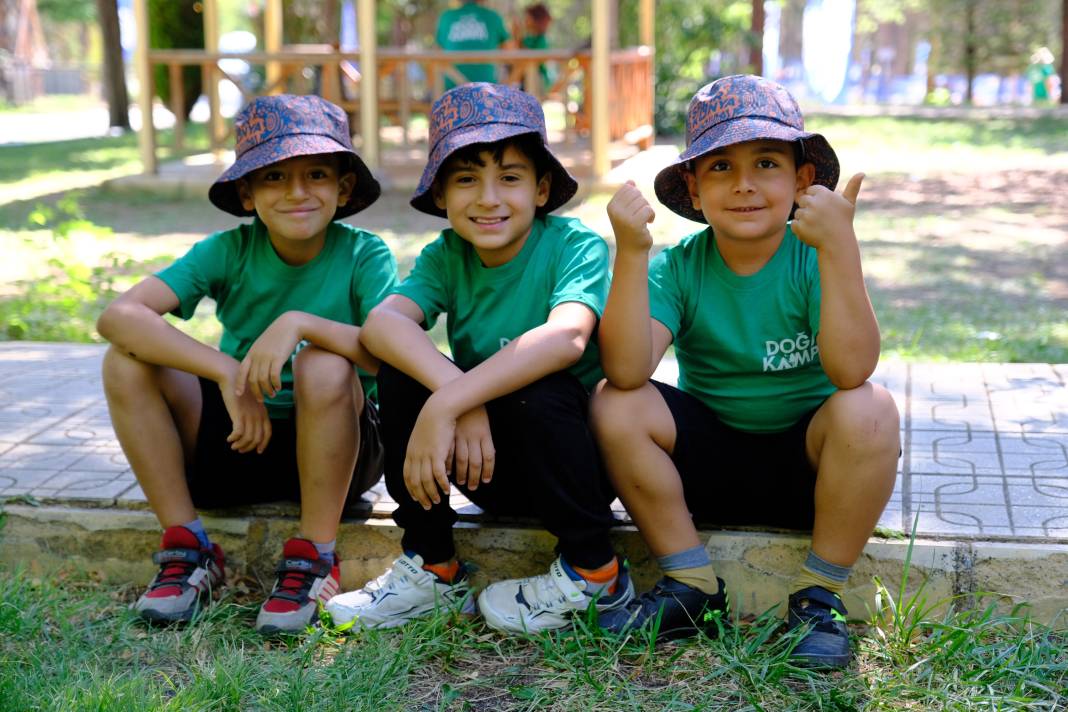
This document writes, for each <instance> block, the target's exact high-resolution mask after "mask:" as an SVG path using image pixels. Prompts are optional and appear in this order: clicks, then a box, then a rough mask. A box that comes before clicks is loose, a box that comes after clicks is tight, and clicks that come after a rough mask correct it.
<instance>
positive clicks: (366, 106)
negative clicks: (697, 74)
mask: <svg viewBox="0 0 1068 712" xmlns="http://www.w3.org/2000/svg"><path fill="white" fill-rule="evenodd" d="M613 2H618V0H591V2H590V6H591V18H590V19H591V27H592V28H593V31H592V37H591V46H590V49H588V50H579V51H572V50H493V51H485V52H442V51H422V52H418V51H411V50H406V49H399V48H388V47H387V48H382V49H379V48H378V47H377V44H376V38H375V3H374V1H373V0H357V2H356V8H357V33H358V38H359V50H358V51H357V52H341V51H338V50H337V49H334V48H332V47H328V46H323V47H296V48H289V47H285V46H284V45H283V35H282V0H266V6H265V8H264V28H265V38H264V45H265V46H264V51H263V52H256V53H242V54H238V53H227V52H220V51H219V0H202V4H203V8H204V9H203V17H204V45H205V47H204V50H153V49H150V48H149V47H148V42H147V38H148V36H149V33H148V28H149V21H150V18H149V16H148V8H147V0H134V3H133V5H134V15H135V19H136V23H137V38H138V42H137V47H136V50H135V55H134V58H135V64H136V73H137V77H138V81H139V83H140V86H141V91H139V93H138V100H137V103H138V106H139V108H140V110H141V116H142V117H143V121H142V127H141V131H140V132H139V136H138V139H139V144H140V149H141V161H142V164H143V166H144V171H145V173H157V172H158V163H157V157H156V148H157V146H156V136H155V130H154V126H153V125H152V120H151V117H152V102H153V95H154V93H155V92H154V91H153V83H152V82H153V80H152V67H153V65H155V64H166V65H167V66H168V67H169V70H170V77H171V86H172V89H173V88H178V87H180V86H181V82H180V72H181V67H182V66H183V65H191V64H192V65H200V66H201V67H202V69H203V72H204V90H205V94H206V96H207V99H208V105H209V108H210V121H209V134H210V136H211V139H212V149H213V151H216V152H218V151H219V150H220V149H221V147H222V144H223V142H224V138H225V135H226V128H225V124H224V120H223V116H222V113H221V111H220V100H219V82H220V81H221V80H222V79H223V78H225V74H224V73H223V72H222V71H221V70H220V69H219V60H222V59H241V60H245V61H247V62H253V63H262V64H264V65H265V67H266V89H265V91H264V92H263V93H273V92H277V91H279V90H280V88H279V87H280V86H281V85H282V83H283V82H284V80H285V76H286V75H285V68H286V67H287V66H290V67H292V66H308V65H311V66H319V67H321V68H322V73H323V82H322V85H323V87H339V86H340V82H339V81H338V72H339V71H341V70H340V69H339V67H343V66H345V65H346V63H349V62H358V63H359V67H360V73H359V75H358V76H357V77H353V78H354V79H356V80H357V86H358V88H359V101H358V114H359V135H360V136H361V139H362V142H363V144H362V147H361V148H360V154H361V156H362V157H363V159H364V160H365V161H366V162H367V163H368V165H370V166H371V167H372V168H377V167H379V166H380V161H381V144H380V138H379V125H380V118H381V115H382V113H383V110H384V109H385V110H387V111H391V112H392V113H395V114H397V115H398V116H399V117H400V121H401V122H402V123H404V122H406V121H407V118H408V116H407V112H408V110H410V103H409V102H407V99H406V98H405V97H402V100H401V101H400V102H399V105H398V104H397V103H396V102H388V101H383V100H382V99H380V96H379V90H380V86H381V79H382V75H384V74H387V73H388V71H383V70H384V69H385V70H388V69H389V68H391V67H401V68H402V71H400V72H398V73H399V74H402V75H403V74H405V72H404V71H403V68H404V67H406V66H407V64H408V63H411V62H415V63H419V64H422V65H423V66H424V67H426V68H427V69H428V70H429V74H430V75H432V76H436V77H438V78H439V80H438V82H436V83H435V84H436V85H437V86H440V77H441V76H444V75H449V76H452V77H455V76H456V75H455V72H453V71H452V70H451V66H452V65H453V64H455V63H457V62H491V63H495V64H508V65H509V66H511V67H512V70H513V74H514V73H519V74H520V75H521V76H526V77H530V76H533V74H534V72H535V68H536V67H537V66H538V64H540V63H541V62H544V61H547V60H557V61H564V62H568V61H571V62H572V64H575V65H577V66H580V67H581V69H582V70H583V71H584V72H585V73H586V75H587V76H586V78H585V86H586V87H587V88H588V96H587V98H586V102H587V104H588V105H587V106H585V107H584V111H585V114H584V116H586V119H585V121H586V123H588V129H589V134H590V148H591V153H592V166H591V169H592V173H593V176H594V177H595V178H600V177H602V176H604V175H605V174H606V173H608V171H609V169H610V167H611V165H610V162H609V143H610V140H611V139H612V138H613V135H614V137H620V136H621V135H623V134H627V135H628V136H637V137H638V140H640V141H641V142H642V143H643V144H648V143H649V142H650V141H651V139H652V125H653V99H652V97H653V94H652V90H653V72H652V61H653V31H654V14H653V13H654V9H653V0H640V2H639V15H638V25H639V33H638V36H639V41H640V43H641V46H640V47H637V48H632V49H631V50H625V51H622V52H620V51H616V52H615V53H613V51H612V49H611V47H610V37H609V26H610V21H611V18H610V13H611V10H612V5H611V3H613ZM572 60H573V61H572ZM635 61H638V62H641V66H642V71H639V72H634V71H632V70H630V69H629V68H628V62H629V63H631V64H630V66H634V62H635ZM613 68H615V69H617V70H619V71H616V72H615V73H613ZM628 71H629V72H630V74H629V77H628V78H629V83H621V82H620V81H618V78H619V76H620V74H621V73H622V74H626V73H627V72H628ZM635 81H637V82H638V85H637V86H636V85H635V83H634V82H635ZM613 92H614V93H615V96H613ZM175 94H177V92H172V107H177V106H180V105H181V103H180V96H173V95H175ZM323 95H324V97H325V98H327V99H330V100H333V101H335V103H342V102H341V101H340V97H339V96H333V95H332V94H331V91H330V90H329V89H327V90H325V91H323ZM635 100H637V102H639V103H638V105H635ZM612 104H614V105H615V106H614V109H615V111H614V112H613V111H610V105H612ZM343 105H344V104H343ZM179 113H181V112H180V111H178V112H177V113H176V118H177V116H178V114H179ZM183 119H184V117H183ZM175 128H176V140H177V141H178V142H181V140H182V138H181V131H182V119H179V122H178V124H177V125H176V127H175ZM353 128H356V127H353ZM405 137H407V134H405Z"/></svg>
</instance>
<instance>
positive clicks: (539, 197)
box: [534, 172, 553, 208]
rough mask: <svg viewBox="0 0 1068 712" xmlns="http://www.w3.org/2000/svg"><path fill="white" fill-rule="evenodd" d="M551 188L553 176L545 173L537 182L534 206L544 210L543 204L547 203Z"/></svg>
mask: <svg viewBox="0 0 1068 712" xmlns="http://www.w3.org/2000/svg"><path fill="white" fill-rule="evenodd" d="M552 187H553V174H552V173H548V172H546V173H545V175H543V176H542V177H541V180H539V181H538V189H537V192H535V193H534V205H535V206H536V207H539V208H544V207H545V204H546V203H548V202H549V192H550V191H551V190H552Z"/></svg>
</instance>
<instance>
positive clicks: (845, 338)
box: [793, 173, 879, 388]
mask: <svg viewBox="0 0 1068 712" xmlns="http://www.w3.org/2000/svg"><path fill="white" fill-rule="evenodd" d="M863 179H864V174H863V173H858V174H857V175H855V176H853V177H852V178H850V179H849V183H848V184H847V185H846V187H845V189H844V190H843V191H842V193H841V194H839V193H834V192H832V191H830V190H828V189H827V188H825V187H823V186H811V187H809V188H808V189H807V190H806V191H805V192H804V194H803V195H802V196H801V198H799V199H798V201H797V205H798V208H797V211H796V213H795V214H794V222H793V231H794V234H795V235H797V237H798V239H800V240H801V241H802V242H804V243H805V244H807V245H811V246H812V247H815V248H816V254H817V255H818V259H819V270H820V292H821V297H820V332H819V336H818V337H817V341H818V343H819V349H820V362H821V363H822V364H823V370H824V371H826V372H827V376H828V377H829V378H830V379H831V383H833V384H834V385H835V386H837V387H838V388H856V387H858V386H860V385H861V384H863V383H864V382H865V381H866V380H868V378H869V377H870V376H871V374H872V373H873V372H874V371H875V367H876V365H878V362H879V323H878V321H877V320H876V318H875V310H874V309H872V306H871V300H870V299H869V298H868V290H867V288H866V287H865V286H864V273H863V271H862V269H861V265H860V246H859V245H858V244H857V236H856V233H854V231H853V215H854V212H855V211H856V204H857V195H858V194H859V193H860V184H861V181H862V180H863Z"/></svg>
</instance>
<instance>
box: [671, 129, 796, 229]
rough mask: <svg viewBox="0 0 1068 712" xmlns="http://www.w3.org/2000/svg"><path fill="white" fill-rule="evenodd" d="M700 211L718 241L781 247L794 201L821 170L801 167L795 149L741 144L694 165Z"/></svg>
mask: <svg viewBox="0 0 1068 712" xmlns="http://www.w3.org/2000/svg"><path fill="white" fill-rule="evenodd" d="M683 175H684V176H685V178H686V185H687V186H688V187H689V189H690V199H691V200H692V201H693V207H694V209H695V210H700V211H701V213H702V214H703V215H704V216H705V220H707V221H708V224H709V225H711V226H712V229H713V231H714V232H715V235H716V239H717V240H726V241H738V242H745V243H749V244H754V243H758V242H761V241H764V240H767V241H775V245H776V246H777V245H778V240H780V239H781V238H782V236H783V234H784V233H785V232H786V221H787V220H788V219H789V217H790V211H791V209H792V208H793V205H794V201H795V200H797V198H798V197H799V196H800V195H801V193H802V192H803V191H804V190H805V189H806V188H808V186H810V185H811V184H812V181H813V178H814V177H815V167H814V166H813V165H812V164H811V163H806V164H804V165H802V166H801V167H796V165H795V161H794V147H793V144H791V143H790V142H787V141H773V140H759V141H746V142H745V143H736V144H733V145H730V146H726V147H724V148H721V149H717V150H715V151H712V152H710V153H706V154H704V155H702V156H699V157H698V158H696V159H694V169H693V172H692V173H691V172H688V171H687V172H685V173H684V174H683Z"/></svg>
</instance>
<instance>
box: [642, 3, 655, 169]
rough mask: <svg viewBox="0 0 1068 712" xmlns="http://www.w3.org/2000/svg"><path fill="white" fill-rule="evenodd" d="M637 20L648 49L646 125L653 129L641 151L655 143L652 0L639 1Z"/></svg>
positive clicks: (653, 19) (653, 9)
mask: <svg viewBox="0 0 1068 712" xmlns="http://www.w3.org/2000/svg"><path fill="white" fill-rule="evenodd" d="M639 12H640V17H639V18H638V22H639V24H638V32H639V35H640V37H641V41H642V44H643V45H644V46H646V47H648V48H649V77H648V86H647V89H646V91H647V92H648V94H647V95H646V96H647V97H648V99H649V104H648V106H647V107H646V111H645V116H646V123H647V124H649V126H650V127H652V129H653V133H652V134H651V135H650V136H649V138H648V139H646V140H645V141H644V142H643V143H642V145H641V147H642V149H643V150H647V149H649V148H652V146H653V143H654V142H655V141H656V11H655V8H654V7H653V0H641V7H640V8H639Z"/></svg>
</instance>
